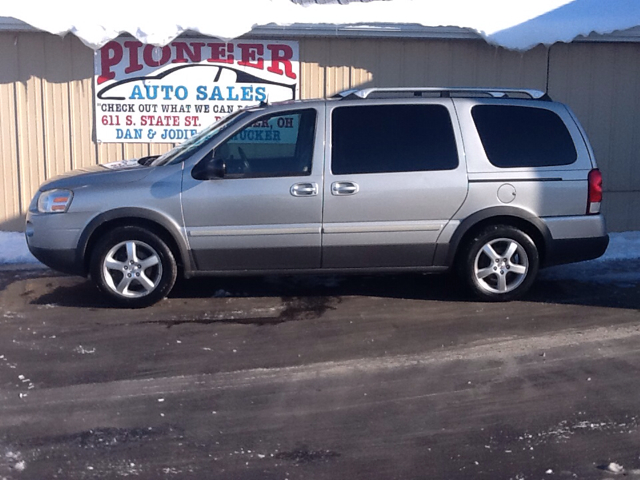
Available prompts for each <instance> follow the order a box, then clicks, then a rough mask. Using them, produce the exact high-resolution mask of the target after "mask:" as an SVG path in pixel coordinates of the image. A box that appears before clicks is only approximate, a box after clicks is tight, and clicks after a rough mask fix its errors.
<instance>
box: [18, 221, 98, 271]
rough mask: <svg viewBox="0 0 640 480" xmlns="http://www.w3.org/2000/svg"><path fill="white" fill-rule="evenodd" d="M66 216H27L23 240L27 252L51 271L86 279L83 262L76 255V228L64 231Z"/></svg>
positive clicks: (78, 233)
mask: <svg viewBox="0 0 640 480" xmlns="http://www.w3.org/2000/svg"><path fill="white" fill-rule="evenodd" d="M62 215H67V214H34V213H31V212H29V213H28V214H27V223H26V228H25V238H26V240H27V246H28V247H29V251H30V252H31V253H32V254H33V256H34V257H36V258H37V259H38V260H39V261H41V262H42V263H44V264H45V265H47V266H48V267H50V268H53V269H54V270H58V271H60V272H64V273H70V274H73V275H86V271H85V268H84V262H83V261H82V259H81V258H80V255H78V239H79V236H80V229H79V228H63V226H64V224H65V223H66V221H67V220H68V217H66V218H63V216H62Z"/></svg>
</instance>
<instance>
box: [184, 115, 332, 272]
mask: <svg viewBox="0 0 640 480" xmlns="http://www.w3.org/2000/svg"><path fill="white" fill-rule="evenodd" d="M323 119H324V115H323V112H322V111H318V110H315V109H312V108H308V109H303V110H301V109H298V110H288V111H282V112H279V113H273V114H269V115H264V116H262V117H257V118H256V119H255V121H252V122H251V124H250V125H248V126H245V127H244V128H241V129H240V130H239V131H238V132H236V133H235V134H234V135H233V136H232V137H230V138H229V139H228V140H226V141H225V142H223V143H222V144H220V145H219V146H217V147H216V148H215V149H214V150H212V151H211V152H209V153H208V154H207V155H205V157H204V158H203V159H202V160H201V162H213V163H212V165H215V166H216V168H217V170H216V171H219V172H220V175H218V176H215V177H213V178H210V179H208V180H198V179H196V178H194V177H193V175H192V170H193V169H191V168H185V171H184V173H183V191H182V203H183V211H184V222H185V228H186V232H187V236H188V239H189V245H190V248H191V250H192V252H193V255H194V259H195V262H196V266H197V268H198V270H203V271H224V270H283V269H313V268H319V267H320V255H321V247H320V241H321V237H320V235H321V234H320V230H321V224H322V192H321V186H322V156H323V155H324V152H323V150H322V148H323V142H322V141H321V140H317V139H316V132H320V133H322V130H323V124H322V123H320V122H321V121H323ZM200 166H201V165H200Z"/></svg>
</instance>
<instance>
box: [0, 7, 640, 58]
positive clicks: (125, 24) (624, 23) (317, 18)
mask: <svg viewBox="0 0 640 480" xmlns="http://www.w3.org/2000/svg"><path fill="white" fill-rule="evenodd" d="M34 3H36V4H37V3H40V5H37V6H35V5H34ZM96 7H97V5H96V3H95V2H86V1H85V0H57V1H46V2H44V1H43V2H29V1H23V2H4V3H3V5H1V6H0V15H2V16H4V17H0V20H2V19H3V18H4V19H5V22H4V23H5V28H6V19H7V17H13V19H18V20H20V21H23V22H26V23H27V24H29V25H32V26H33V27H35V28H37V29H39V30H44V31H47V32H51V33H54V34H58V35H65V34H66V33H69V32H70V33H73V34H75V35H76V36H78V37H79V38H80V39H81V40H82V41H83V42H84V43H85V44H86V45H88V46H89V47H91V48H94V49H97V48H100V47H101V46H102V45H104V44H105V43H106V42H108V41H109V40H111V39H113V38H115V37H117V36H119V35H120V34H121V33H125V32H127V33H129V34H131V35H133V36H135V37H136V38H137V39H138V40H140V41H141V42H143V43H151V44H155V45H165V44H167V43H169V42H170V41H171V40H173V39H174V38H175V37H177V36H178V35H180V34H181V33H184V32H196V33H201V34H205V35H210V36H214V37H219V38H227V39H228V38H236V37H239V36H241V35H244V34H247V33H249V32H251V31H252V29H254V27H256V26H273V25H276V26H281V27H285V28H284V29H283V31H286V28H289V27H291V26H293V27H295V26H300V25H305V26H318V27H324V28H325V30H322V28H321V29H320V31H326V27H327V26H333V27H335V28H339V27H344V26H345V25H349V26H361V25H365V26H366V27H367V28H366V29H364V30H359V29H357V28H356V29H354V30H352V33H353V34H358V32H359V33H360V34H363V31H365V30H366V32H371V31H375V30H376V28H387V27H386V26H388V25H400V26H402V25H413V26H416V25H418V26H422V27H458V28H461V29H470V30H471V31H474V32H477V33H478V34H479V35H480V36H481V37H483V38H484V39H485V40H487V41H488V42H489V43H492V44H496V45H500V46H503V47H505V48H509V49H514V50H528V49H530V48H533V47H535V46H536V45H538V44H541V43H542V44H547V45H549V44H553V43H555V42H570V41H572V40H573V39H575V38H576V37H579V36H588V35H589V34H592V33H594V32H595V33H597V34H609V33H612V32H615V31H618V30H627V29H630V28H633V27H637V26H640V1H638V0H606V1H604V0H528V1H524V0H483V1H477V0H448V1H446V2H445V1H442V0H387V1H354V0H234V1H233V2H228V1H224V0H218V1H211V0H207V1H204V0H183V1H181V2H171V3H169V2H158V1H157V0H136V1H131V0H111V1H110V2H105V3H104V4H102V5H100V8H96ZM1 25H2V22H1V21H0V26H1Z"/></svg>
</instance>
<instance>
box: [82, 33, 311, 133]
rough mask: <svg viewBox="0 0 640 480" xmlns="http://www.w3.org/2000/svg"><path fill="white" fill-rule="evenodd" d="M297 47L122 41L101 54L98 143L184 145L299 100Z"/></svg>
mask: <svg viewBox="0 0 640 480" xmlns="http://www.w3.org/2000/svg"><path fill="white" fill-rule="evenodd" d="M298 55H299V53H298V43H297V42H279V41H254V40H236V41H230V42H222V41H218V40H214V39H211V38H189V39H182V40H176V41H174V42H171V43H170V44H169V45H166V46H164V47H156V46H153V45H144V44H142V43H141V42H139V41H137V40H135V39H117V40H114V41H111V42H109V43H107V44H106V45H105V46H104V47H102V48H101V49H100V50H98V51H96V54H95V62H94V63H95V80H94V81H95V106H96V107H95V112H96V136H97V141H98V142H117V143H122V142H126V143H149V142H153V143H179V142H182V141H184V140H186V139H187V138H189V137H191V136H192V135H194V134H195V133H196V132H198V131H199V130H200V129H202V128H203V127H206V126H207V125H209V124H211V123H213V122H215V121H217V120H219V119H220V118H222V117H224V116H225V115H227V114H229V113H232V112H235V111H237V110H239V109H240V108H243V107H246V106H250V105H257V104H259V103H260V102H262V101H268V102H277V101H284V100H292V99H296V98H298V88H299V79H300V65H299V59H298Z"/></svg>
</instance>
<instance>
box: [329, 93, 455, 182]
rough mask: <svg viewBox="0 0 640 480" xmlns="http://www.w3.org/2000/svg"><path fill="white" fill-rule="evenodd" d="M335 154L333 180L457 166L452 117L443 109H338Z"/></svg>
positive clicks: (333, 156)
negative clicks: (357, 175)
mask: <svg viewBox="0 0 640 480" xmlns="http://www.w3.org/2000/svg"><path fill="white" fill-rule="evenodd" d="M331 152H332V154H331V171H332V173H333V174H335V175H349V174H355V173H383V172H412V171H425V170H452V169H454V168H456V167H457V166H458V153H457V150H456V141H455V137H454V134H453V128H452V126H451V118H450V116H449V111H448V110H447V109H446V107H444V106H442V105H374V106H355V107H338V108H336V109H334V110H333V115H332V144H331Z"/></svg>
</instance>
